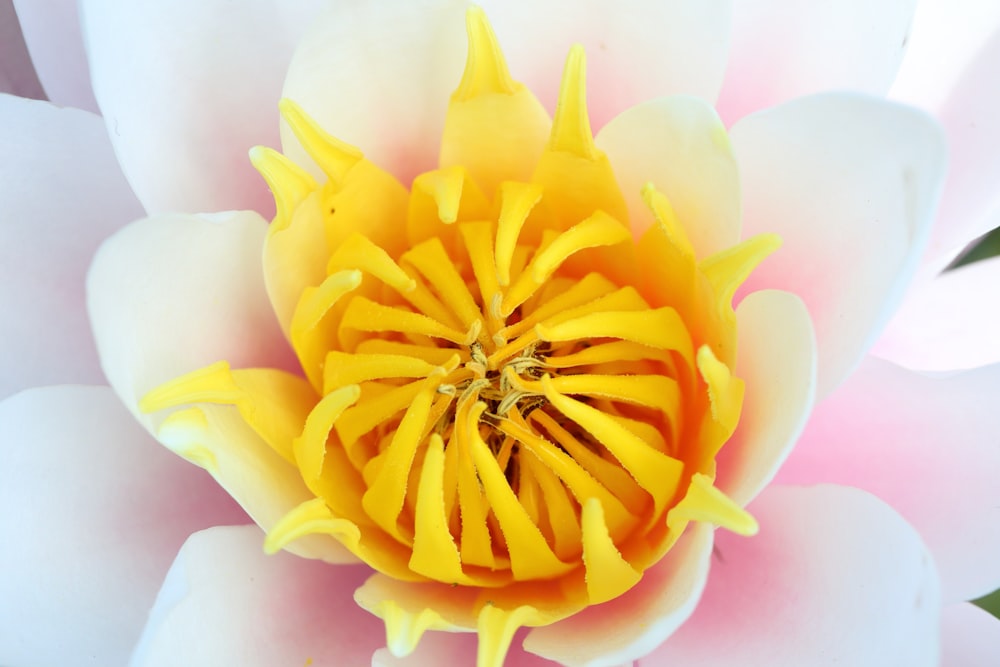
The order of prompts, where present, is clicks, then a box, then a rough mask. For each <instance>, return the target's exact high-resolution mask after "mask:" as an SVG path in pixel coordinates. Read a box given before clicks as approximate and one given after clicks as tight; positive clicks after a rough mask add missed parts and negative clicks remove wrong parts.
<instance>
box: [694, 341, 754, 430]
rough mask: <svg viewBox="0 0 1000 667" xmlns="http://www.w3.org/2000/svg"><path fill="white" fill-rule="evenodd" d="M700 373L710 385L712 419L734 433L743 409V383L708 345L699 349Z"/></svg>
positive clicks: (709, 395) (709, 396) (698, 362)
mask: <svg viewBox="0 0 1000 667" xmlns="http://www.w3.org/2000/svg"><path fill="white" fill-rule="evenodd" d="M697 364H698V372H699V373H700V374H701V377H702V379H704V380H705V384H707V385H708V398H709V401H710V404H711V405H710V407H711V411H712V419H713V420H714V421H715V422H717V423H719V424H721V425H722V426H723V427H725V429H726V430H727V432H729V433H732V432H733V430H735V428H736V423H737V422H738V421H739V419H740V411H741V410H742V408H743V390H744V384H743V381H742V380H741V379H739V378H736V377H733V374H732V372H731V371H730V370H729V367H728V366H726V365H725V364H724V363H722V362H721V361H719V360H718V359H716V358H715V353H714V352H712V348H711V347H709V346H708V345H702V346H701V347H700V348H698V356H697Z"/></svg>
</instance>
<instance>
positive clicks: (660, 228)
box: [140, 8, 780, 667]
mask: <svg viewBox="0 0 1000 667" xmlns="http://www.w3.org/2000/svg"><path fill="white" fill-rule="evenodd" d="M467 29H468V36H469V51H468V58H467V61H466V68H465V72H464V75H463V77H462V80H461V82H460V83H459V85H458V88H457V90H456V91H455V93H454V94H453V96H452V98H451V103H450V105H449V108H448V116H447V119H446V122H445V133H444V136H443V140H442V147H441V156H440V165H441V166H440V168H439V169H436V170H433V171H430V172H425V173H423V174H420V175H419V176H417V177H416V178H415V179H414V182H413V186H412V190H411V191H410V192H408V191H407V190H406V189H405V188H403V187H402V186H401V185H400V184H399V182H398V181H396V179H395V178H393V177H392V176H390V175H389V174H388V173H387V172H385V171H382V170H381V169H379V168H378V167H377V166H376V165H374V164H372V163H371V162H370V161H368V160H366V159H365V158H364V157H363V155H362V153H361V152H359V151H358V150H357V149H356V148H354V147H352V146H349V145H346V144H344V143H343V142H341V141H338V140H337V139H335V138H333V137H332V136H330V135H329V134H327V133H326V132H325V131H324V130H323V129H322V128H320V127H318V126H317V125H316V124H315V122H314V121H313V120H312V119H311V118H310V117H309V116H308V115H307V114H305V112H303V111H302V109H301V108H299V107H298V106H297V105H296V104H295V103H294V102H292V101H290V100H287V99H286V100H284V101H282V103H281V111H282V115H283V117H284V119H285V121H286V122H287V123H288V124H289V126H290V127H291V129H292V131H293V132H294V134H295V136H296V138H297V139H298V141H299V142H300V143H301V145H302V146H303V147H304V148H305V150H306V151H307V152H308V154H309V156H310V157H311V158H312V159H313V160H314V161H315V163H316V164H317V165H318V166H319V167H320V168H321V169H322V171H323V172H324V174H325V175H326V176H327V180H326V182H325V183H322V184H320V183H318V182H317V181H316V180H315V179H314V178H313V177H312V176H310V175H309V173H308V172H306V171H305V170H303V169H302V168H301V167H299V166H297V165H296V164H295V163H293V162H292V161H290V160H289V159H288V158H286V157H285V156H283V155H282V154H280V153H278V152H276V151H273V150H270V149H266V148H256V149H254V150H253V151H251V159H252V160H253V162H254V165H255V166H256V167H257V168H258V170H259V171H260V172H261V174H262V175H263V176H264V178H265V179H266V180H267V182H268V184H269V186H270V188H271V190H272V192H273V193H274V197H275V202H276V206H277V214H276V217H275V220H274V222H273V223H272V225H271V227H270V229H269V232H268V236H267V240H266V241H265V245H264V257H263V269H264V271H265V279H266V283H267V286H268V291H269V294H270V296H271V300H272V303H273V305H274V308H275V312H276V313H277V315H278V317H279V319H280V321H281V324H282V327H283V329H284V331H285V332H286V334H287V336H288V338H289V340H290V342H291V344H292V347H293V349H294V350H295V353H296V356H297V358H298V361H299V363H300V364H301V368H302V371H303V373H304V375H305V377H301V376H300V375H299V374H296V373H289V372H287V371H284V370H279V369H261V368H257V369H232V368H230V366H229V364H228V363H226V362H224V361H221V362H219V363H216V364H213V365H211V366H208V367H206V368H203V369H200V370H196V371H194V372H192V373H189V374H186V375H184V376H182V377H180V378H177V379H175V380H173V381H170V382H168V383H166V384H164V385H162V386H160V387H158V388H157V389H155V390H153V391H152V392H150V393H149V394H147V396H146V397H145V398H144V399H143V401H142V402H141V404H140V408H141V409H142V410H144V411H146V412H156V411H161V410H166V409H168V408H177V407H181V406H188V405H189V404H198V403H216V404H222V405H232V406H236V408H237V409H238V411H239V414H240V415H241V417H242V419H243V420H244V421H245V422H246V424H247V425H249V426H250V428H252V429H253V431H254V432H255V433H257V434H258V435H259V436H260V437H261V438H263V439H264V440H265V441H266V442H267V444H268V445H270V447H272V448H273V449H274V451H275V452H276V453H277V454H279V455H280V457H281V465H290V466H293V467H294V468H295V469H297V470H298V472H299V474H300V475H301V478H302V480H303V482H304V483H305V485H306V486H307V487H308V489H309V490H310V491H311V492H312V494H314V496H315V497H313V498H312V499H309V500H306V501H304V502H302V503H300V504H299V505H297V506H296V507H295V508H294V509H292V510H291V511H289V512H287V513H286V514H285V515H284V516H283V517H282V518H281V519H280V520H279V521H278V522H277V523H276V524H275V525H273V526H272V527H271V528H270V529H269V531H268V535H267V539H266V541H265V549H266V550H267V551H269V552H272V553H273V552H276V551H278V550H279V549H282V548H284V547H286V546H289V545H292V544H293V543H294V542H295V541H296V540H299V539H301V538H304V537H306V536H322V537H324V538H330V537H332V538H335V540H336V541H337V542H338V543H339V544H340V545H343V547H345V548H346V549H347V551H349V552H350V553H351V554H352V555H353V556H355V557H356V558H358V559H360V560H361V561H363V562H365V563H367V564H368V565H370V566H371V567H372V568H374V569H375V570H377V571H378V572H379V573H381V574H384V575H387V576H388V577H390V578H392V579H394V580H397V581H399V582H412V583H413V584H414V585H420V584H423V583H427V582H432V583H436V584H444V585H446V586H451V587H454V591H453V593H452V599H451V600H450V601H449V602H448V603H447V604H446V605H440V604H438V603H437V602H435V601H433V599H428V601H427V602H426V603H425V604H424V605H423V608H420V606H418V608H416V609H411V608H407V607H406V606H404V605H401V604H400V603H399V601H397V600H394V599H392V598H391V597H386V598H384V599H383V598H380V597H379V596H378V595H375V594H370V593H369V592H368V591H367V590H366V589H365V588H364V587H363V588H362V589H361V591H359V594H358V601H359V603H360V604H362V605H363V606H365V607H366V608H368V609H369V610H370V611H371V612H373V613H374V614H376V615H378V616H380V617H381V618H382V619H383V620H384V622H385V624H386V629H387V635H388V645H389V647H390V648H391V649H392V650H393V651H394V652H395V653H396V654H397V655H406V654H408V653H410V652H412V651H413V649H414V648H415V646H416V644H417V642H418V640H419V639H420V636H421V635H422V634H423V632H424V631H425V630H426V629H429V628H432V629H437V630H452V631H476V632H478V634H479V641H480V649H479V659H478V662H479V664H480V665H482V666H484V667H485V666H488V665H500V664H501V663H502V662H503V658H504V655H505V654H506V652H507V649H508V646H509V644H510V641H511V639H512V637H513V634H514V632H515V630H516V629H517V628H518V627H520V626H523V625H527V626H540V625H546V624H550V623H552V622H555V621H558V620H560V619H562V618H565V617H567V616H569V615H571V614H574V613H576V612H578V611H580V610H581V609H583V608H585V607H587V606H589V605H595V604H600V603H603V602H606V601H608V600H611V599H614V598H616V597H618V596H620V595H621V594H622V593H624V592H626V591H627V590H629V589H630V588H632V587H633V586H634V585H635V584H636V583H637V582H638V581H639V580H640V579H641V577H642V574H643V572H644V571H645V570H646V569H647V568H648V567H650V566H651V565H652V564H654V563H656V562H658V561H659V560H660V559H662V557H663V556H664V554H665V553H666V552H668V551H669V550H670V549H671V547H672V546H673V545H674V544H675V543H676V541H677V540H678V538H679V537H680V536H681V535H682V534H683V532H684V530H685V528H686V527H687V525H688V523H689V522H691V521H706V522H710V523H712V524H716V525H720V526H725V527H726V528H729V529H731V530H733V531H736V532H739V533H742V534H753V533H755V532H756V530H757V524H756V522H755V521H754V519H753V518H752V517H751V516H750V515H749V514H747V513H746V512H745V511H744V510H743V509H742V507H741V506H740V505H739V504H738V503H736V502H734V501H733V500H732V499H730V498H729V497H728V496H727V495H726V494H725V493H724V492H722V491H720V490H719V489H718V488H716V487H715V486H714V484H713V482H714V479H715V474H716V467H715V457H716V454H717V453H718V452H719V451H720V449H721V448H722V447H723V446H724V445H725V443H726V441H727V439H728V438H729V437H730V436H731V435H732V434H733V432H734V430H735V428H736V425H737V423H738V421H739V416H740V411H741V407H742V403H743V394H744V383H743V381H742V380H741V379H740V378H738V377H735V376H734V374H733V369H734V366H735V356H736V340H737V327H736V318H735V314H734V311H733V308H732V303H731V302H732V298H733V295H734V294H735V292H736V290H737V289H738V288H739V286H740V285H741V284H742V283H743V281H744V280H745V279H746V278H747V276H748V275H749V274H750V272H751V271H752V269H753V268H754V267H755V266H756V265H757V264H758V263H759V262H760V261H761V260H763V259H764V258H765V257H766V256H767V255H768V254H770V253H771V252H772V251H773V250H775V249H776V248H777V247H778V246H779V245H780V239H778V237H776V236H774V235H766V234H765V235H760V236H757V237H754V238H751V239H749V240H747V241H745V242H743V243H740V244H738V245H736V246H733V247H730V248H727V249H725V250H722V251H720V252H718V253H716V254H713V255H711V256H709V257H707V258H705V259H703V260H701V261H698V260H697V259H696V258H695V252H694V249H693V247H692V246H691V243H690V242H689V241H688V239H687V236H686V234H685V231H684V225H683V221H681V220H678V218H677V216H676V214H675V213H674V211H673V208H672V207H671V204H670V202H669V200H668V199H667V197H666V196H665V195H664V194H662V193H661V192H659V191H657V190H656V188H655V187H654V186H653V185H652V184H647V185H646V186H645V187H644V188H643V189H642V193H641V194H642V199H643V201H644V202H645V204H646V206H647V207H648V209H649V213H650V214H651V216H652V217H653V218H654V219H655V224H653V225H651V226H650V227H649V228H648V229H646V230H645V231H644V232H642V233H641V235H639V238H638V239H636V238H634V236H633V233H632V231H631V230H630V228H629V226H628V224H627V223H628V220H629V214H628V211H627V208H626V205H625V201H624V198H623V196H622V194H621V192H620V189H619V186H618V183H617V181H616V179H615V175H614V171H613V168H612V165H611V164H610V162H609V160H608V158H607V156H606V155H605V154H604V153H603V152H602V151H600V150H599V149H598V148H597V147H596V146H595V144H594V139H593V136H592V134H591V130H590V122H589V119H588V114H587V103H586V90H585V60H584V53H583V49H582V48H580V47H574V48H573V49H572V50H571V51H570V54H569V57H568V59H567V63H566V68H565V72H564V75H563V80H562V86H561V89H560V94H559V102H558V105H557V107H556V112H555V117H554V118H553V120H552V121H551V122H550V121H549V120H548V118H547V116H546V114H545V113H544V111H543V110H542V108H541V105H540V104H539V103H538V101H537V100H536V99H535V98H534V96H533V95H532V94H531V92H530V91H528V90H527V89H526V88H525V87H524V86H523V85H521V84H518V83H516V82H514V81H513V80H512V78H511V76H510V73H509V72H508V68H507V65H506V62H505V61H504V58H503V55H502V52H501V50H500V47H499V45H498V43H497V41H496V38H495V36H494V34H493V31H492V29H491V28H490V26H489V23H488V22H487V20H486V17H485V14H484V13H483V12H482V10H479V9H476V8H473V9H470V10H469V12H468V16H467ZM324 249H325V252H324V251H323V250H324ZM212 428H213V427H212V426H211V425H209V424H208V423H207V421H206V417H205V414H204V413H203V411H202V410H201V409H199V408H198V407H184V408H183V409H181V410H178V411H175V412H173V413H171V414H170V415H169V416H168V417H167V418H166V419H165V421H164V422H163V424H162V425H161V427H160V431H159V436H160V438H161V439H163V440H164V441H165V442H168V443H170V444H171V446H172V448H174V449H175V450H176V451H179V452H180V453H181V454H182V455H184V456H186V457H187V458H188V459H190V460H192V461H195V462H197V463H198V464H200V465H202V466H203V467H205V468H207V469H208V470H209V471H210V472H211V471H213V467H214V463H213V461H212V456H211V454H210V453H208V452H206V451H205V450H204V449H203V448H202V447H201V446H200V444H199V443H200V442H201V438H202V437H203V433H204V431H205V430H207V429H208V430H210V429H212ZM417 597H418V598H419V596H417Z"/></svg>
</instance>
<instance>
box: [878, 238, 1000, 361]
mask: <svg viewBox="0 0 1000 667" xmlns="http://www.w3.org/2000/svg"><path fill="white" fill-rule="evenodd" d="M998 287H1000V258H998V257H993V258H990V259H987V260H982V261H979V262H974V263H972V264H967V265H965V266H963V267H960V268H958V269H955V270H953V271H946V272H944V273H942V274H940V275H939V276H937V277H935V278H933V279H931V280H927V281H922V282H921V283H920V284H919V285H914V287H913V288H911V289H910V290H909V291H908V292H907V293H906V297H905V298H904V299H903V303H902V305H901V306H900V308H899V310H898V311H896V314H895V315H894V316H893V318H892V320H890V321H889V324H888V326H886V329H885V331H884V332H883V333H882V336H881V338H879V340H878V342H877V343H875V346H874V347H873V348H872V352H873V354H875V355H877V356H879V357H883V358H885V359H889V360H890V361H893V362H895V363H897V364H900V365H902V366H906V367H907V368H914V369H917V370H930V371H947V370H957V369H964V368H975V367H977V366H985V365H986V364H990V363H996V362H998V361H1000V309H997V307H996V295H997V288H998Z"/></svg>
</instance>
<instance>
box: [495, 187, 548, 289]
mask: <svg viewBox="0 0 1000 667" xmlns="http://www.w3.org/2000/svg"><path fill="white" fill-rule="evenodd" d="M500 198H501V202H502V203H501V205H500V215H499V216H498V217H497V242H496V250H495V251H494V252H495V257H496V267H497V271H496V273H497V279H498V280H499V282H500V284H501V285H503V286H504V287H506V286H507V285H509V284H510V263H511V260H512V259H513V257H514V248H515V247H516V246H517V237H518V236H519V235H520V233H521V227H523V226H524V221H525V220H526V219H527V217H528V214H529V213H531V209H532V208H534V206H535V204H537V203H538V202H539V200H540V199H541V198H542V186H541V185H539V184H538V183H517V182H513V181H508V182H506V183H503V184H502V185H501V186H500Z"/></svg>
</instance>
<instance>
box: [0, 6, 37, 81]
mask: <svg viewBox="0 0 1000 667" xmlns="http://www.w3.org/2000/svg"><path fill="white" fill-rule="evenodd" d="M17 19H18V17H17V15H16V14H15V13H14V5H12V4H11V3H10V0H3V1H0V93H11V94H14V95H20V96H21V97H31V98H34V99H44V98H45V93H44V92H43V91H42V86H41V84H40V83H38V76H37V75H36V74H35V68H34V67H33V66H32V64H31V56H29V55H28V49H27V47H26V46H25V44H24V36H23V35H22V34H21V26H20V24H19V23H18V20H17Z"/></svg>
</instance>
